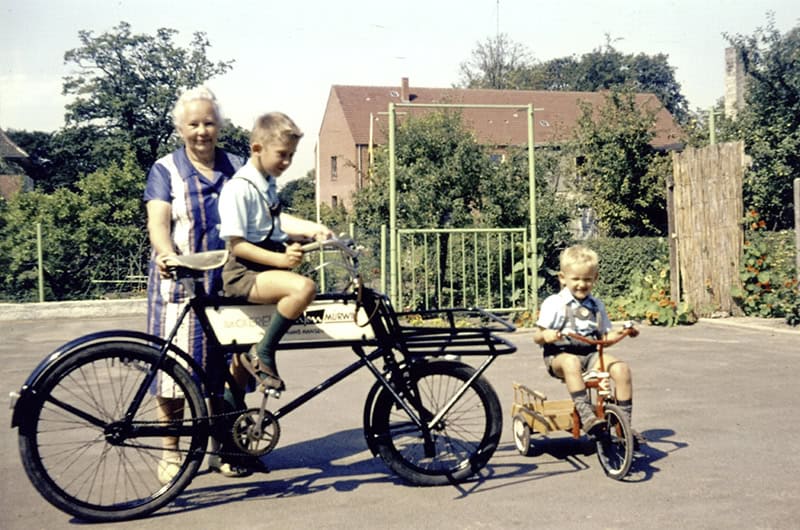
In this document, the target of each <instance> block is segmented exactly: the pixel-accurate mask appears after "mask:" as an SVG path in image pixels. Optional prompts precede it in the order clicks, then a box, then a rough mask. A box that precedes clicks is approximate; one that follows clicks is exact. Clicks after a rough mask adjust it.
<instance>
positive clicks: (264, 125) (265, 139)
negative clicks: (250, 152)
mask: <svg viewBox="0 0 800 530" xmlns="http://www.w3.org/2000/svg"><path fill="white" fill-rule="evenodd" d="M302 137H303V131H301V130H300V127H298V126H297V124H296V123H295V122H294V121H292V119H291V118H290V117H289V116H287V115H286V114H284V113H282V112H268V113H267V114H262V115H261V116H259V117H258V118H256V122H255V124H253V130H252V132H251V133H250V143H251V144H261V145H267V144H270V143H272V142H274V141H276V140H277V141H280V142H283V143H286V142H289V141H290V140H294V141H297V140H299V139H300V138H302Z"/></svg>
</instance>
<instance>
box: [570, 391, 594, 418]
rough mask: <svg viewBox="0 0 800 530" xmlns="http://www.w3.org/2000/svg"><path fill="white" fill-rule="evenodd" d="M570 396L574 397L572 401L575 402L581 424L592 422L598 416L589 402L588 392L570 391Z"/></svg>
mask: <svg viewBox="0 0 800 530" xmlns="http://www.w3.org/2000/svg"><path fill="white" fill-rule="evenodd" d="M570 397H572V401H573V402H574V403H575V410H577V411H578V416H580V418H581V424H583V425H589V424H591V423H592V422H593V421H594V420H595V418H597V416H596V415H595V413H594V409H593V408H592V404H591V403H590V402H589V398H588V397H587V396H586V392H585V391H583V390H582V391H580V392H570Z"/></svg>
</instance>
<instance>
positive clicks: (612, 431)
mask: <svg viewBox="0 0 800 530" xmlns="http://www.w3.org/2000/svg"><path fill="white" fill-rule="evenodd" d="M604 411H605V420H606V421H607V422H608V427H607V429H606V431H605V432H604V433H602V434H600V435H598V436H597V459H598V460H600V465H601V466H602V467H603V471H604V472H605V474H606V475H607V476H608V477H609V478H612V479H614V480H622V479H623V478H625V476H626V475H627V474H628V471H630V469H631V464H632V463H633V433H632V432H631V427H630V424H629V423H628V420H627V418H626V416H625V415H624V413H623V412H622V409H620V408H619V407H618V406H617V405H614V404H612V403H606V404H605V406H604Z"/></svg>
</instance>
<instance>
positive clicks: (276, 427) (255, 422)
mask: <svg viewBox="0 0 800 530" xmlns="http://www.w3.org/2000/svg"><path fill="white" fill-rule="evenodd" d="M232 430H233V442H234V443H235V444H236V447H238V448H239V449H241V450H242V451H244V452H245V453H247V454H249V455H253V456H264V455H265V454H267V453H269V452H270V451H272V450H273V449H274V448H275V446H276V445H278V439H279V438H280V436H281V427H280V424H278V419H277V418H276V417H275V416H274V415H273V414H272V413H271V412H270V411H268V410H262V409H248V410H246V411H244V412H243V413H242V414H240V415H239V417H238V418H236V421H234V422H233V428H232Z"/></svg>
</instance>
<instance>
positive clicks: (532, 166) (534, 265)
mask: <svg viewBox="0 0 800 530" xmlns="http://www.w3.org/2000/svg"><path fill="white" fill-rule="evenodd" d="M533 125H534V121H533V103H529V104H528V189H529V190H530V192H529V194H528V195H529V201H530V204H529V208H530V216H531V271H532V274H531V276H532V278H531V280H532V282H531V286H532V288H531V291H532V292H531V303H532V305H531V310H532V311H536V309H538V307H539V260H538V257H537V255H536V254H537V250H536V162H535V158H534V156H533V147H534V138H533Z"/></svg>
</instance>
